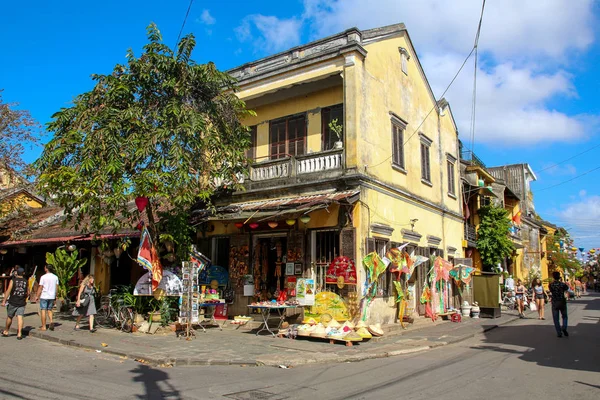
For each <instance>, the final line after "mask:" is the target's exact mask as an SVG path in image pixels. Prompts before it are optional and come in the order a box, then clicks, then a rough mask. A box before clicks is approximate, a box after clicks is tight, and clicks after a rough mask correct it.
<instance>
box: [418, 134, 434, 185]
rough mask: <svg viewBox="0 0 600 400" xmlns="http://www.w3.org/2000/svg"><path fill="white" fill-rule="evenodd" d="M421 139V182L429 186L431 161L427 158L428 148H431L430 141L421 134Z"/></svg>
mask: <svg viewBox="0 0 600 400" xmlns="http://www.w3.org/2000/svg"><path fill="white" fill-rule="evenodd" d="M419 136H420V138H421V181H423V182H424V183H428V184H431V161H430V158H429V148H430V147H431V143H432V141H431V139H429V138H428V137H427V136H425V135H423V134H422V133H420V134H419Z"/></svg>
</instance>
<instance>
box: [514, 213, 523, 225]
mask: <svg viewBox="0 0 600 400" xmlns="http://www.w3.org/2000/svg"><path fill="white" fill-rule="evenodd" d="M512 220H513V222H514V223H515V224H517V225H521V211H519V212H518V213H517V214H515V216H513V217H512Z"/></svg>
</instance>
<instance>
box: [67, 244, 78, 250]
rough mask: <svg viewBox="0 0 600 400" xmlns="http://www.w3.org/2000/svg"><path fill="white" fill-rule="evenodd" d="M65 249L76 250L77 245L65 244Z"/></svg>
mask: <svg viewBox="0 0 600 400" xmlns="http://www.w3.org/2000/svg"><path fill="white" fill-rule="evenodd" d="M67 250H68V251H75V250H77V246H75V245H74V244H70V245H68V246H67Z"/></svg>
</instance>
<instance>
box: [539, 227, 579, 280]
mask: <svg viewBox="0 0 600 400" xmlns="http://www.w3.org/2000/svg"><path fill="white" fill-rule="evenodd" d="M546 240H547V248H548V250H549V253H548V265H549V267H550V268H549V271H548V272H549V275H550V276H551V275H552V272H554V271H559V272H563V273H565V272H566V273H567V274H569V276H575V275H576V273H577V272H578V271H580V270H581V263H580V262H579V261H578V260H577V257H576V256H574V255H573V251H572V250H571V248H572V247H573V239H571V237H570V236H569V233H568V232H567V231H566V230H564V229H563V228H559V229H558V230H557V231H556V232H555V233H554V235H550V236H548V238H547V239H546ZM561 243H562V246H561ZM575 254H576V253H575Z"/></svg>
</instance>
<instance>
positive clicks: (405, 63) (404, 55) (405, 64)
mask: <svg viewBox="0 0 600 400" xmlns="http://www.w3.org/2000/svg"><path fill="white" fill-rule="evenodd" d="M398 50H399V51H400V57H401V63H402V64H401V65H402V72H404V74H405V75H408V60H410V54H408V50H406V49H405V48H404V47H399V48H398Z"/></svg>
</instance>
